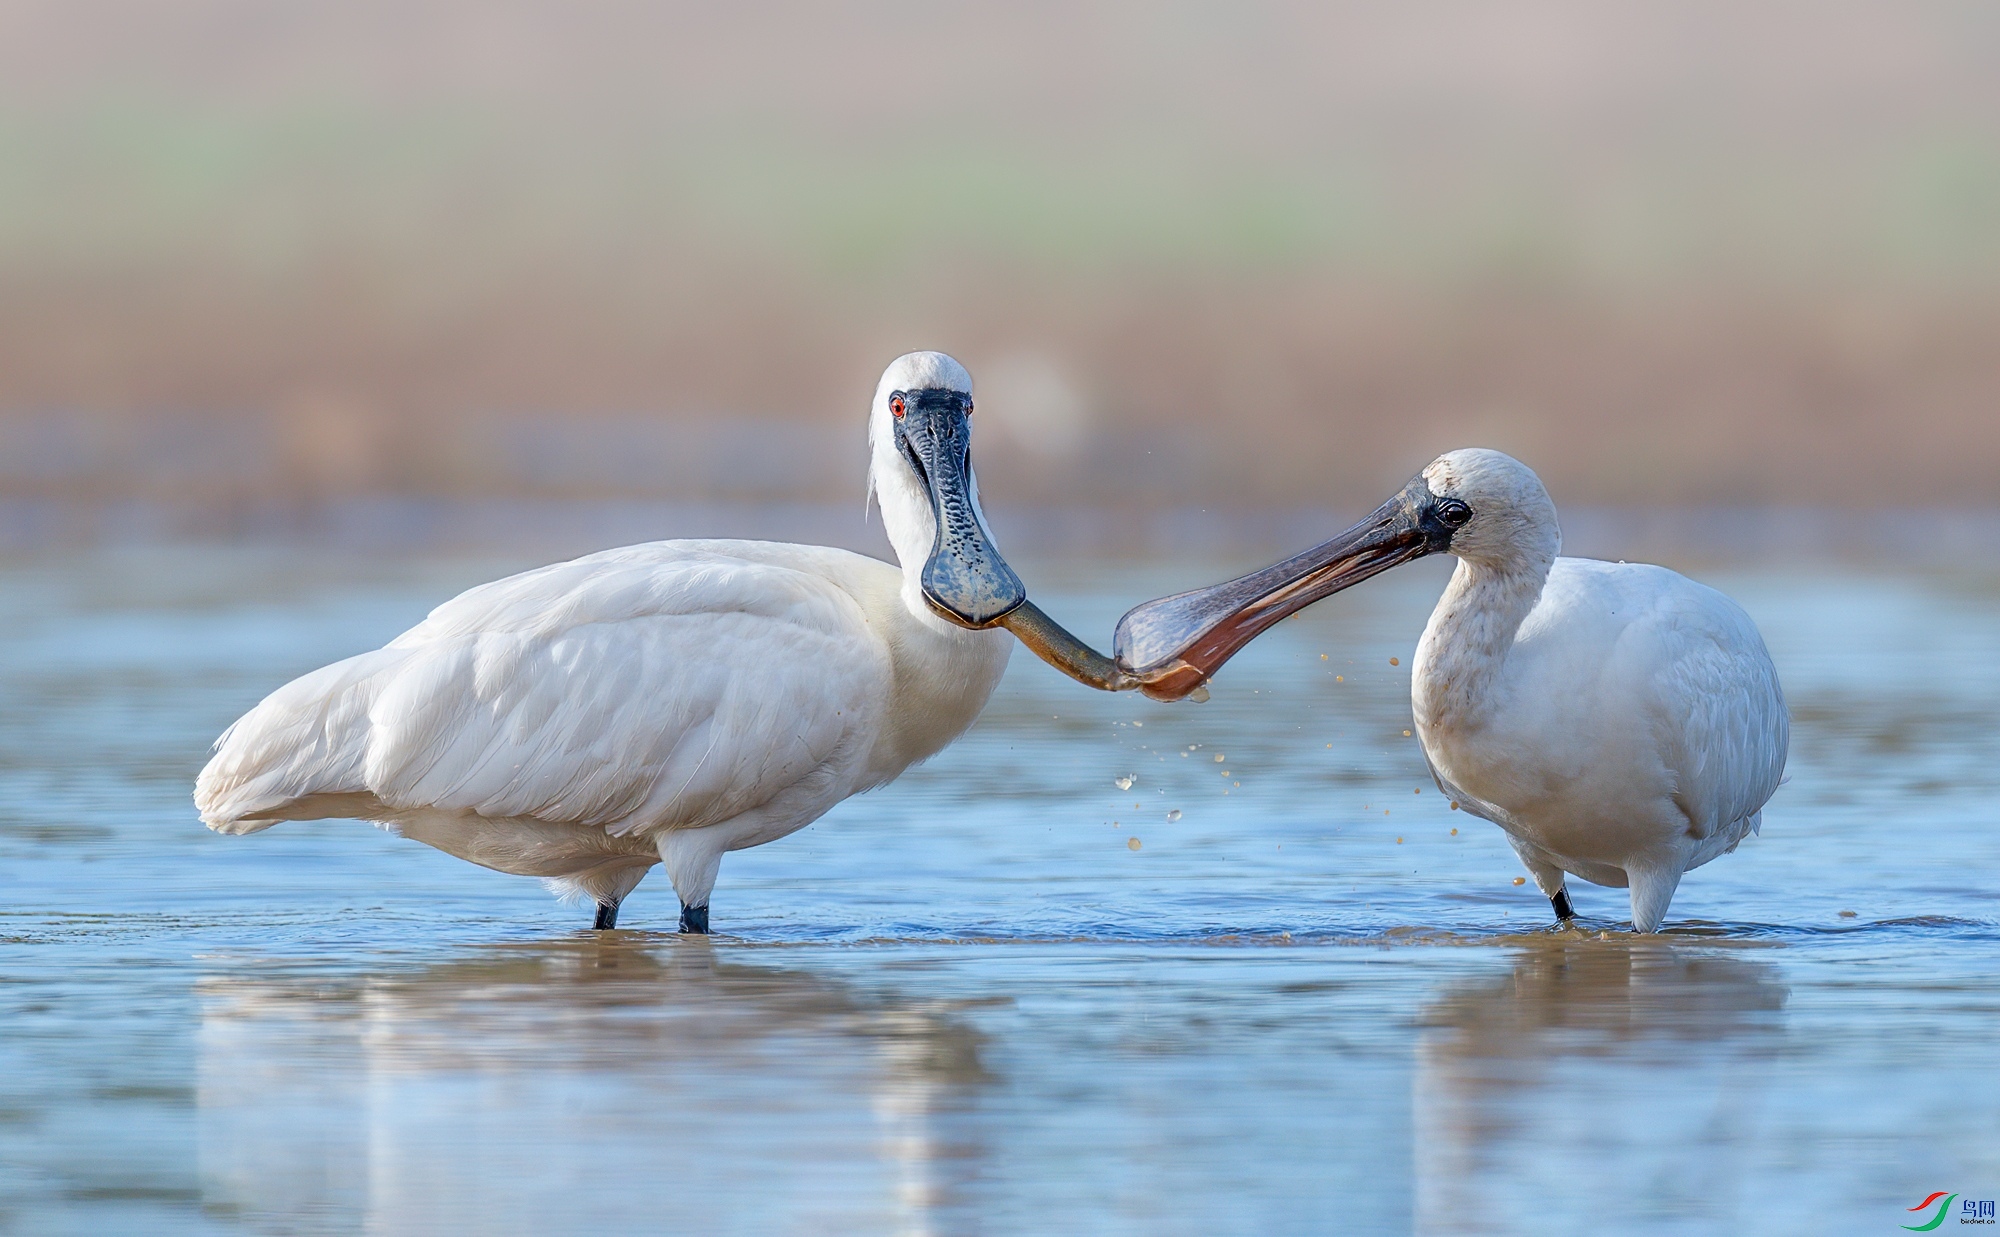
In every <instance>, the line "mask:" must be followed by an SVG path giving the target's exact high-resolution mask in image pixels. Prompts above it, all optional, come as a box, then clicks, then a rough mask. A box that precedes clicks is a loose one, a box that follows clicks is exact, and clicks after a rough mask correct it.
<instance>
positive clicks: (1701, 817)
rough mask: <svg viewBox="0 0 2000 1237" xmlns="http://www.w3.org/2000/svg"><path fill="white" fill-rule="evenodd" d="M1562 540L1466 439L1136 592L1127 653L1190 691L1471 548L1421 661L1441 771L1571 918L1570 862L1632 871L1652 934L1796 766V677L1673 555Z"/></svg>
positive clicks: (1608, 881) (1422, 691) (1622, 874)
mask: <svg viewBox="0 0 2000 1237" xmlns="http://www.w3.org/2000/svg"><path fill="white" fill-rule="evenodd" d="M1561 546H1562V534H1561V532H1560V530H1559V529H1558V527H1557V524H1556V509H1555V504H1554V503H1552V502H1550V501H1549V495H1548V491H1547V490H1545V489H1543V488H1542V482H1541V479H1540V478H1538V477H1536V476H1535V474H1534V473H1533V472H1532V471H1531V470H1530V469H1529V468H1528V467H1527V466H1526V465H1525V464H1522V463H1521V462H1520V461H1518V460H1516V459H1513V458H1512V457H1510V456H1507V455H1503V454H1501V453H1500V452H1498V451H1486V450H1466V451H1453V452H1451V453H1450V454H1449V455H1443V456H1439V457H1438V458H1437V459H1436V460H1435V461H1433V462H1432V464H1431V465H1430V467H1428V468H1426V469H1424V471H1423V473H1422V474H1421V475H1419V476H1418V477H1416V478H1415V479H1414V480H1412V481H1411V482H1410V484H1409V485H1408V487H1406V488H1405V489H1404V490H1403V492H1402V493H1400V494H1398V495H1396V497H1394V498H1392V499H1390V500H1389V501H1388V502H1386V503H1384V504H1383V505H1382V506H1381V507H1380V508H1378V509H1377V510H1376V511H1375V513H1374V514H1373V515H1370V516H1369V517H1368V518H1367V519H1364V520H1362V521H1361V522H1360V523H1358V524H1356V525H1354V526H1353V527H1352V528H1350V529H1348V530H1347V531H1346V532H1344V533H1342V534H1340V536H1338V537H1335V538H1334V539H1333V540H1331V541H1328V542H1326V543H1325V544H1323V545H1321V546H1318V547H1317V548H1315V549H1312V550H1308V551H1306V552H1305V553H1304V554H1300V555H1298V556H1296V557H1294V558H1290V559H1287V560H1286V561H1284V562H1282V563H1278V564H1275V565H1274V566H1271V567H1267V568H1265V569H1264V570H1262V571H1259V572H1254V573H1252V574H1251V575H1247V576H1244V577H1242V578H1241V579H1237V580H1232V581H1230V582H1228V583H1226V584H1219V585H1216V586H1215V587H1213V588H1207V589H1199V590H1196V591H1194V592H1189V593H1181V594H1179V595H1177V596H1173V597H1165V598H1161V599H1160V600H1158V601H1151V602H1147V603H1146V604H1145V605H1142V606H1139V607H1137V608H1136V609H1134V610H1132V611H1131V612H1130V613H1128V614H1127V615H1126V616H1125V617H1124V618H1123V619H1121V620H1120V621H1119V624H1118V637H1117V645H1116V648H1117V652H1118V660H1119V663H1120V665H1121V666H1122V667H1124V668H1127V669H1128V670H1132V672H1133V673H1135V674H1136V675H1137V676H1138V677H1140V678H1142V679H1144V680H1145V681H1146V690H1147V692H1148V694H1151V695H1156V696H1167V695H1172V694H1175V693H1184V692H1187V691H1192V690H1193V689H1194V687H1196V686H1198V685H1199V684H1200V683H1201V682H1203V681H1204V680H1205V679H1207V677H1208V676H1209V675H1211V674H1213V673H1214V672H1215V671H1216V669H1217V668H1218V667H1220V666H1221V665H1222V663H1223V662H1225V661H1227V660H1228V659H1229V658H1230V656H1231V655H1233V654H1234V653H1235V652H1236V651H1237V650H1238V649H1240V648H1242V647H1243V646H1244V645H1245V644H1247V643H1249V641H1250V640H1251V639H1252V638H1254V637H1255V636H1256V635H1257V634H1258V633H1259V632H1261V631H1263V630H1264V629H1265V628H1267V627H1269V626H1270V625H1271V624H1273V623H1275V622H1277V621H1278V620H1279V619H1282V618H1284V617H1285V616H1286V615H1288V614H1291V613H1292V612H1294V611H1296V610H1299V609H1301V608H1302V607H1304V606H1307V605H1310V604H1311V603H1313V602H1314V601H1317V600H1319V599H1320V598H1322V597H1325V596H1328V595H1329V594H1332V593H1337V592H1339V591H1340V590H1341V589H1344V588H1347V587H1348V586H1350V585H1353V584H1357V583H1359V582H1361V581H1362V580H1365V579H1367V578H1368V577H1369V576H1372V575H1374V574H1376V573H1377V572H1380V571H1384V570H1387V569H1388V568H1390V567H1393V566H1395V565H1396V564H1398V563H1405V562H1408V561H1410V560H1411V559H1414V558H1417V557H1420V556H1422V555H1425V554H1435V553H1450V554H1454V555H1456V556H1457V557H1458V569H1457V570H1456V571H1455V572H1453V573H1452V577H1451V583H1450V584H1449V585H1448V586H1447V587H1446V588H1445V591H1444V596H1443V597H1441V598H1439V599H1438V604H1437V609H1436V610H1434V611H1432V613H1431V620H1430V623H1429V625H1428V626H1426V627H1425V628H1424V635H1423V640H1422V642H1420V643H1419V644H1418V645H1417V656H1416V661H1415V663H1414V665H1413V666H1412V667H1411V670H1412V677H1411V684H1410V701H1411V705H1412V708H1413V710H1414V712H1415V714H1416V723H1417V734H1418V736H1419V737H1420V738H1421V739H1422V740H1423V747H1424V757H1425V759H1427V760H1428V761H1429V762H1430V768H1431V774H1432V776H1434V777H1435V778H1436V779H1437V784H1438V788H1439V789H1440V790H1442V791H1443V792H1444V793H1445V794H1447V795H1449V796H1450V797H1451V798H1452V800H1453V801H1455V802H1456V803H1457V804H1458V806H1459V807H1461V808H1463V809H1464V810H1466V811H1469V812H1471V813H1472V814H1473V815H1475V816H1481V817H1484V818H1485V819H1487V820H1490V821H1492V822H1493V823H1494V824H1496V825H1499V826H1500V827H1501V828H1502V829H1503V830H1505V831H1506V833H1507V840H1508V841H1509V842H1511V843H1512V844H1513V846H1514V851H1515V853H1516V854H1518V855H1520V857H1521V862H1522V863H1523V864H1525V865H1526V866H1527V869H1528V871H1529V872H1530V873H1531V874H1532V875H1533V876H1534V878H1535V884H1536V885H1538V886H1540V888H1541V891H1542V892H1543V893H1544V894H1546V895H1548V898H1549V900H1550V902H1551V903H1552V904H1553V905H1554V907H1555V912H1556V914H1557V916H1559V917H1560V918H1562V919H1565V920H1567V919H1570V918H1572V917H1573V912H1572V910H1571V908H1570V901H1569V891H1568V889H1567V888H1566V887H1565V885H1564V877H1563V874H1564V873H1566V872H1567V873H1571V874H1573V875H1576V876H1580V877H1582V878H1583V879H1584V880H1587V881H1590V882H1591V883H1593V884H1598V885H1611V886H1629V887H1630V888H1631V890H1632V926H1633V927H1634V928H1635V929H1637V930H1638V931H1640V932H1656V931H1658V930H1659V927H1660V921H1661V920H1662V919H1663V918H1665V916H1666V913H1667V904H1668V903H1669V902H1671V901H1672V900H1673V896H1674V890H1675V889H1676V888H1677V887H1678V886H1679V885H1680V880H1681V875H1682V874H1683V873H1685V872H1687V871H1688V870H1689V869H1691V868H1698V867H1700V866H1701V865H1702V864H1704V863H1707V862H1708V861H1709V860H1711V859H1713V858H1715V857H1716V856H1717V855H1724V854H1727V853H1729V852H1730V851H1732V850H1735V849H1736V846H1737V844H1738V843H1740V842H1741V841H1742V840H1743V839H1744V838H1745V837H1746V836H1748V835H1749V834H1752V833H1755V832H1757V829H1758V826H1759V825H1760V824H1761V823H1762V819H1763V808H1764V804H1765V802H1766V801H1767V800H1769V799H1770V797H1771V795H1772V793H1773V792H1775V791H1776V790H1777V789H1778V783H1779V781H1780V779H1781V778H1782V777H1783V775H1784V770H1785V753H1786V748H1787V746H1788V744H1789V741H1790V734H1791V722H1790V718H1789V717H1788V716H1787V714H1786V712H1785V696H1784V692H1783V691H1782V690H1781V689H1780V688H1779V686H1778V674H1777V671H1776V670H1775V669H1774V668H1773V667H1772V665H1771V655H1770V653H1769V652H1767V651H1766V650H1765V648H1764V640H1763V637H1762V636H1760V635H1758V633H1757V627H1756V625H1755V624H1754V623H1752V622H1751V621H1750V616H1749V615H1747V614H1745V613H1744V612H1743V610H1742V607H1740V606H1738V605H1737V604H1736V603H1735V602H1733V601H1731V600H1730V599H1729V598H1727V597H1725V596H1723V595H1722V594H1721V593H1718V592H1716V591H1715V590H1714V589H1712V588H1708V587H1706V586H1704V585H1700V584H1696V583H1695V582H1694V581H1692V580H1690V579H1688V578H1687V577H1685V576H1682V575H1678V574H1676V573H1674V572H1672V571H1668V570H1667V569H1666V568H1664V567H1653V566H1648V565H1645V564H1642V563H1604V562H1598V561H1596V560H1594V559H1587V558H1558V557H1556V553H1557V551H1558V550H1559V549H1560V548H1561ZM1135 667H1136V669H1133V668H1135Z"/></svg>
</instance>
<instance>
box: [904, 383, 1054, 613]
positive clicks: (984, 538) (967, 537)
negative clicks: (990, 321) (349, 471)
mask: <svg viewBox="0 0 2000 1237" xmlns="http://www.w3.org/2000/svg"><path fill="white" fill-rule="evenodd" d="M898 407H900V408H901V409H902V412H901V414H900V415H896V416H895V418H894V419H895V427H896V449H897V450H899V451H901V452H902V453H903V458H904V459H906V460H908V461H909V462H910V467H912V468H914V469H916V470H917V477H918V479H919V480H921V481H922V482H923V485H924V489H925V490H926V491H928V492H929V494H930V497H931V510H932V513H933V514H934V515H935V516H936V517H937V537H936V539H935V540H933V541H932V542H931V553H930V557H929V558H928V559H926V560H925V562H924V571H923V577H922V579H923V589H924V600H925V601H927V602H929V603H930V607H931V609H932V610H934V611H936V612H937V613H938V615H939V616H940V617H942V618H945V619H948V620H950V621H951V622H954V623H957V624H958V625H959V626H961V627H970V628H975V629H977V628H982V627H992V626H994V625H995V624H997V623H999V622H1000V620H1001V619H1003V618H1005V617H1006V616H1007V615H1008V614H1010V613H1011V612H1013V611H1014V610H1016V609H1018V608H1020V606H1021V605H1022V604H1023V603H1024V602H1026V601H1027V600H1028V590H1027V589H1026V588H1025V587H1023V586H1022V584H1021V578H1020V577H1019V576H1017V575H1015V574H1014V569H1013V568H1011V567H1009V566H1008V565H1007V560H1005V559H1003V558H1001V557H1000V552H999V551H998V550H996V549H994V548H993V542H992V539H991V538H990V537H989V536H988V535H987V532H986V528H985V526H984V525H983V524H982V523H981V522H980V519H979V514H978V512H977V510H976V509H975V508H974V507H973V505H972V457H971V454H970V449H969V448H970V441H971V437H972V427H971V424H970V421H969V418H970V417H971V415H972V397H971V396H970V395H967V394H966V393H965V392H963V391H952V390H947V389H944V388H938V387H930V388H924V389H921V390H914V391H896V392H893V393H892V394H891V395H890V397H889V408H890V411H891V413H892V414H894V413H895V410H896V409H897V408H898Z"/></svg>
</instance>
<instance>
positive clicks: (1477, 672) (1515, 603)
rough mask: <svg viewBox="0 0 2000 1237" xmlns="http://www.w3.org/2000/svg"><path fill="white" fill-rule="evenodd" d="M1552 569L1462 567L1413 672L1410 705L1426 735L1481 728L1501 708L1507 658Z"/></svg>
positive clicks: (1511, 563) (1504, 564) (1517, 563)
mask: <svg viewBox="0 0 2000 1237" xmlns="http://www.w3.org/2000/svg"><path fill="white" fill-rule="evenodd" d="M1553 563H1554V559H1553V556H1550V557H1541V556H1535V557H1532V558H1528V557H1523V558H1520V559H1512V560H1503V561H1500V562H1491V561H1478V562H1475V561H1473V560H1471V559H1464V558H1462V559H1460V560H1459V561H1458V569H1457V570H1456V571H1454V572H1452V576H1451V583H1450V584H1448V585H1446V586H1445V590H1444V596H1442V597H1440V598H1438V604H1437V609H1435V610H1433V611H1432V612H1431V621H1430V623H1429V624H1428V625H1427V626H1426V627H1425V628H1424V636H1423V640H1422V641H1421V642H1420V643H1419V644H1418V645H1417V658H1416V664H1415V665H1414V666H1412V667H1411V669H1412V671H1413V674H1412V677H1411V688H1410V703H1411V705H1412V706H1413V708H1414V710H1415V712H1416V715H1417V719H1418V720H1419V721H1420V722H1422V723H1423V724H1424V726H1425V727H1426V728H1427V729H1429V728H1438V727H1444V728H1455V727H1463V726H1469V725H1478V724H1480V723H1481V722H1482V721H1483V720H1484V719H1485V718H1486V717H1488V716H1490V715H1491V714H1492V712H1493V711H1494V710H1495V709H1497V708H1498V707H1499V705H1500V698H1501V695H1502V689H1503V686H1504V683H1505V672H1506V667H1507V657H1508V654H1509V653H1511V652H1512V651H1513V648H1514V641H1515V639H1516V637H1518V636H1519V635H1520V631H1521V624H1522V622H1523V621H1525V620H1526V619H1527V617H1528V614H1529V612H1530V611H1532V610H1533V609H1534V608H1535V604H1536V603H1537V602H1539V601H1540V600H1541V597H1542V586H1543V585H1544V584H1546V583H1547V582H1548V577H1549V568H1550V567H1551V566H1552V565H1553Z"/></svg>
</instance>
